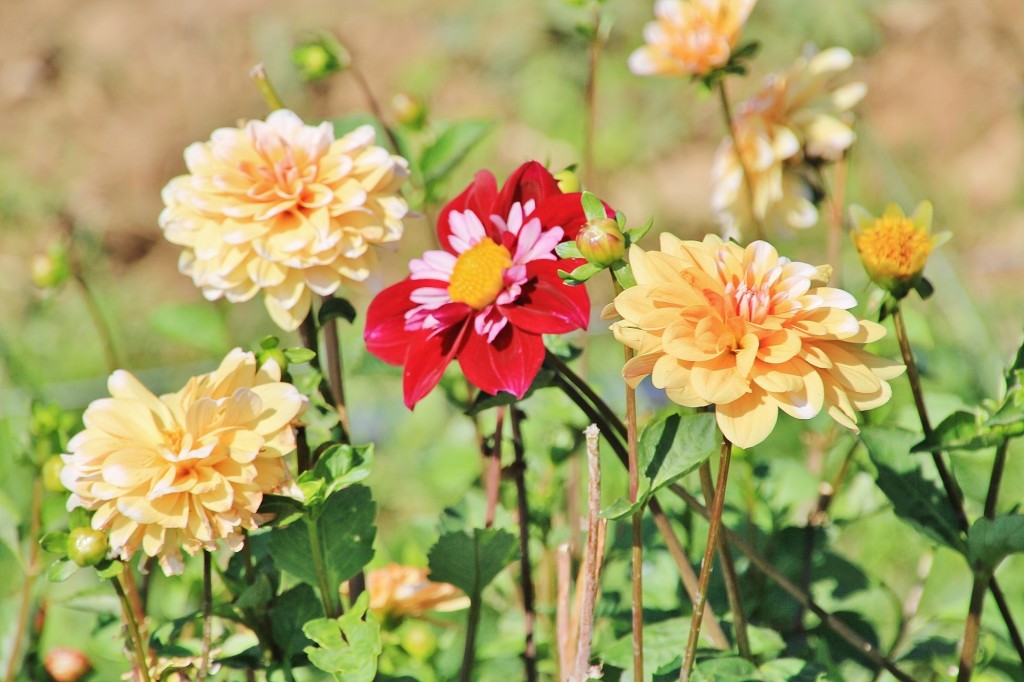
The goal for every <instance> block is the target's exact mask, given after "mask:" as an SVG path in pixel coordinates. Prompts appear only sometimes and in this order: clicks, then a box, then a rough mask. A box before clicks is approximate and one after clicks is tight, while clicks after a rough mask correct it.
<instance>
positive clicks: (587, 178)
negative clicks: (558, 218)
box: [583, 5, 604, 189]
mask: <svg viewBox="0 0 1024 682" xmlns="http://www.w3.org/2000/svg"><path fill="white" fill-rule="evenodd" d="M593 14H594V17H593V19H594V20H593V31H594V32H593V35H591V37H590V46H589V50H588V61H587V85H586V91H585V94H584V97H585V99H586V106H587V118H586V121H585V124H584V137H583V183H584V187H586V188H587V189H590V188H592V187H593V186H594V156H595V155H594V138H595V136H596V131H597V73H598V67H599V66H600V64H601V45H602V43H603V42H604V41H603V39H602V36H601V7H600V5H595V6H594V7H593Z"/></svg>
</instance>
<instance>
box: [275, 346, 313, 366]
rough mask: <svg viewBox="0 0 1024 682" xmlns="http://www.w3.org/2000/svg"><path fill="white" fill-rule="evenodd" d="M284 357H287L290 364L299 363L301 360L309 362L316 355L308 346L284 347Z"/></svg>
mask: <svg viewBox="0 0 1024 682" xmlns="http://www.w3.org/2000/svg"><path fill="white" fill-rule="evenodd" d="M283 352H284V357H285V358H287V360H288V363H289V364H291V365H301V364H302V363H303V362H309V361H310V360H312V359H313V358H315V357H316V353H314V352H313V351H311V350H310V349H308V348H285V349H284V351H283Z"/></svg>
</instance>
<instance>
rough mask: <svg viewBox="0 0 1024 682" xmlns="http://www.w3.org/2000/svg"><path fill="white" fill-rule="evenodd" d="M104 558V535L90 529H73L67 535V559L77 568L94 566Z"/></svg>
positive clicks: (105, 543)
mask: <svg viewBox="0 0 1024 682" xmlns="http://www.w3.org/2000/svg"><path fill="white" fill-rule="evenodd" d="M106 556H107V535H106V533H103V532H102V531H98V530H93V529H92V528H75V529H74V530H72V531H71V533H69V534H68V558H69V559H71V560H72V561H74V562H75V563H76V564H78V565H79V566H95V565H96V564H98V563H99V562H101V561H103V560H104V559H105V558H106Z"/></svg>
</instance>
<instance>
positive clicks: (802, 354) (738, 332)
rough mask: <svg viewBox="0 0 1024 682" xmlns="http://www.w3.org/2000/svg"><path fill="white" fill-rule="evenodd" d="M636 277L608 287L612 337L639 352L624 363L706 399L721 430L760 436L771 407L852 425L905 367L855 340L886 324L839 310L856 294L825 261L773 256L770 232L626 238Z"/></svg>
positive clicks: (688, 399)
mask: <svg viewBox="0 0 1024 682" xmlns="http://www.w3.org/2000/svg"><path fill="white" fill-rule="evenodd" d="M629 262H630V265H631V266H632V268H633V275H634V276H635V277H636V281H637V286H635V287H632V288H630V289H627V290H626V291H624V292H623V293H621V294H619V295H618V297H616V299H615V310H616V312H617V313H618V314H619V315H620V316H622V318H623V319H622V320H620V321H618V322H616V323H615V324H614V325H612V330H613V331H614V333H615V337H616V338H617V339H618V340H619V341H621V342H622V343H623V344H625V345H626V346H629V347H630V348H634V349H635V350H636V351H637V355H636V356H635V357H634V358H633V359H632V360H630V361H629V362H627V363H626V366H625V367H624V368H623V370H622V373H623V376H624V377H625V378H626V380H627V381H628V382H629V383H630V385H633V386H635V385H636V384H638V383H639V382H640V381H641V380H642V379H643V378H644V377H646V376H650V377H651V380H652V381H653V383H654V385H655V386H656V387H658V388H663V389H665V393H666V395H667V396H668V397H669V399H671V400H673V401H674V402H676V403H679V404H680V405H685V406H687V407H701V406H705V405H714V406H715V414H716V416H717V420H718V425H719V427H720V428H721V429H722V433H723V434H725V436H726V437H727V438H728V439H729V440H731V441H732V442H733V443H736V444H737V445H739V446H741V447H750V446H753V445H757V444H758V443H760V442H761V441H762V440H764V439H765V438H766V437H767V436H768V434H770V433H771V431H772V429H773V428H774V427H775V422H776V419H777V418H778V412H779V410H780V409H781V410H782V411H783V412H786V413H787V414H790V415H792V416H794V417H796V418H798V419H810V418H811V417H813V416H815V415H817V414H818V413H819V412H820V411H821V410H822V408H824V409H825V410H826V411H827V413H828V414H829V416H831V417H832V418H833V419H835V420H836V421H837V422H839V423H840V424H842V425H843V426H846V427H848V428H850V429H853V430H854V431H856V430H857V425H856V422H857V414H856V411H857V410H867V409H870V408H873V407H877V406H879V405H882V404H883V403H885V402H886V401H887V400H888V399H889V397H890V396H891V394H892V391H891V389H890V387H889V384H888V383H886V382H887V380H889V379H892V378H894V377H896V376H898V375H899V374H900V373H901V372H902V371H903V366H902V365H901V364H899V363H894V362H890V361H889V360H884V359H881V358H878V357H876V356H874V355H872V354H871V353H868V352H867V351H865V350H864V349H863V345H864V344H866V343H870V342H872V341H876V340H878V339H880V338H882V337H883V336H884V335H885V329H884V328H883V327H882V326H881V325H879V324H876V323H874V322H869V321H866V320H860V319H858V318H857V317H855V316H854V315H853V314H851V313H849V312H847V310H848V309H849V308H852V307H853V306H854V305H856V301H855V300H854V298H853V296H851V295H850V294H848V293H847V292H845V291H843V290H841V289H833V288H830V287H827V286H825V284H826V283H827V281H828V277H829V275H830V274H831V268H829V267H828V266H822V267H814V266H811V265H807V264H806V263H797V262H792V261H790V260H789V259H788V258H784V257H780V256H779V255H778V252H776V250H775V249H774V248H773V247H772V246H771V245H770V244H768V243H766V242H763V241H755V242H753V243H752V244H750V245H749V246H747V247H746V248H743V247H741V246H739V245H737V244H735V243H732V242H723V241H722V240H721V239H720V238H719V237H717V236H714V235H709V236H707V237H705V238H704V241H703V242H696V241H681V240H680V239H678V238H677V237H674V236H672V235H669V234H662V235H661V251H649V252H647V251H644V250H642V249H640V248H638V247H633V248H632V249H631V250H630V253H629Z"/></svg>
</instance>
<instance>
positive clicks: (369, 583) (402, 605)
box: [366, 564, 469, 618]
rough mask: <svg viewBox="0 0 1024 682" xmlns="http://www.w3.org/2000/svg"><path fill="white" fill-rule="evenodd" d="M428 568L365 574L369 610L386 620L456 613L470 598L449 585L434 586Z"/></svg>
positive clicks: (390, 566) (397, 567) (397, 568)
mask: <svg viewBox="0 0 1024 682" xmlns="http://www.w3.org/2000/svg"><path fill="white" fill-rule="evenodd" d="M429 575H430V571H428V570H427V569H425V568H415V567H413V566H402V565H400V564H388V565H387V566H385V567H383V568H378V569H375V570H372V571H370V572H368V573H367V574H366V591H367V592H369V593H370V608H371V609H372V610H373V611H375V612H376V613H377V614H378V615H380V616H382V617H385V618H405V617H407V616H413V617H415V616H422V615H423V614H424V613H426V612H427V611H456V610H459V609H464V608H466V607H467V606H468V605H469V598H468V597H466V596H465V595H464V594H463V593H462V592H461V591H460V590H459V588H457V587H455V586H454V585H449V584H448V583H435V582H432V581H431V580H430V578H429V577H428V576H429Z"/></svg>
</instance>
